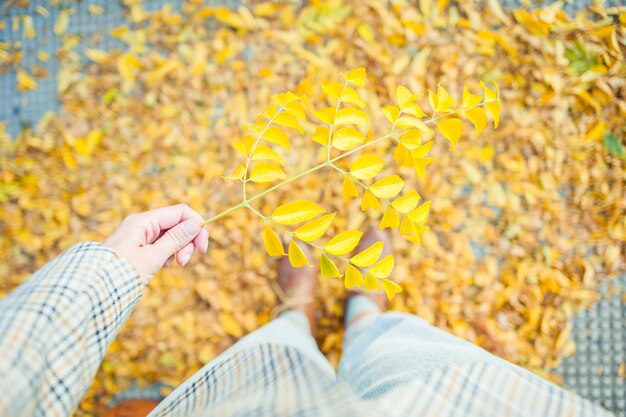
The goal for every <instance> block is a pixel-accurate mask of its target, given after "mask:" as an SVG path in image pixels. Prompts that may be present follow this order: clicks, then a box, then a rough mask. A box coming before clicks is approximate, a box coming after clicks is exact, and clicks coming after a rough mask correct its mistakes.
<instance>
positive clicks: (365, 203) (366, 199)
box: [361, 191, 380, 211]
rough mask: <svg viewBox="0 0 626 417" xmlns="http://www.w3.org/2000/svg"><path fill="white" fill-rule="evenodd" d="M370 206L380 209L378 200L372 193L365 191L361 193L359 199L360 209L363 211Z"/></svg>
mask: <svg viewBox="0 0 626 417" xmlns="http://www.w3.org/2000/svg"><path fill="white" fill-rule="evenodd" d="M370 208H371V209H374V210H380V201H378V199H377V198H376V197H374V194H372V193H370V192H369V191H366V192H365V194H363V199H362V200H361V211H365V210H367V209H370Z"/></svg>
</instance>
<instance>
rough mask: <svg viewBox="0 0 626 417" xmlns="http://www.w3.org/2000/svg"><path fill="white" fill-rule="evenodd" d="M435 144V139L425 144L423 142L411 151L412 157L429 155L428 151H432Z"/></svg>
mask: <svg viewBox="0 0 626 417" xmlns="http://www.w3.org/2000/svg"><path fill="white" fill-rule="evenodd" d="M434 144H435V142H434V141H432V140H431V141H429V142H426V143H425V144H423V145H422V146H420V147H418V148H416V149H413V150H412V151H411V158H413V159H421V158H423V157H425V156H426V155H428V152H430V150H431V149H432V147H433V145H434Z"/></svg>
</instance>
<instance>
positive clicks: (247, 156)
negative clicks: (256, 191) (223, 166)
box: [242, 106, 285, 202]
mask: <svg viewBox="0 0 626 417" xmlns="http://www.w3.org/2000/svg"><path fill="white" fill-rule="evenodd" d="M284 108H285V106H281V107H280V109H278V110H277V111H276V114H274V115H273V116H272V117H271V118H270V119H269V120H268V122H267V124H266V125H265V127H264V128H263V130H261V132H260V133H259V134H258V135H257V137H256V139H254V143H253V144H252V147H250V155H246V168H245V170H244V172H243V180H242V182H243V201H244V202H245V201H247V200H248V198H247V196H246V184H247V182H248V169H249V168H250V161H251V160H252V152H254V150H255V149H256V147H257V145H258V144H259V141H260V140H261V138H262V137H263V134H264V133H265V132H266V131H267V129H268V128H269V127H270V125H271V124H272V123H273V122H274V119H275V118H276V116H278V114H279V113H280V112H281V111H283V109H284Z"/></svg>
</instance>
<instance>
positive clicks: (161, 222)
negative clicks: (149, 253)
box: [136, 204, 204, 243]
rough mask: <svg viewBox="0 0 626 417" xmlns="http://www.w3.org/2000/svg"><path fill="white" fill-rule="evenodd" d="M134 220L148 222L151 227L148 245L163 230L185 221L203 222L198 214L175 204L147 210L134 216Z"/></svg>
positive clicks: (189, 208)
mask: <svg viewBox="0 0 626 417" xmlns="http://www.w3.org/2000/svg"><path fill="white" fill-rule="evenodd" d="M136 218H137V219H138V220H139V221H145V222H148V223H149V225H150V226H151V229H152V230H151V232H152V239H150V240H151V242H150V243H154V242H156V241H157V240H159V238H160V237H161V236H160V235H161V234H162V231H163V230H167V229H170V228H172V227H174V226H176V225H177V224H179V223H181V222H183V221H185V220H189V219H197V220H198V221H199V222H202V221H204V219H203V218H202V216H201V215H200V213H198V212H197V211H195V210H194V209H192V208H191V207H189V206H188V205H187V204H176V205H174V206H167V207H161V208H158V209H154V210H149V211H146V212H143V213H140V214H138V215H136Z"/></svg>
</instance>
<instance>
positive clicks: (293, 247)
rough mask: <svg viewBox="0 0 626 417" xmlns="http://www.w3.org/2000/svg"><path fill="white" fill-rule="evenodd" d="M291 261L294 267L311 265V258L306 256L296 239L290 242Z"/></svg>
mask: <svg viewBox="0 0 626 417" xmlns="http://www.w3.org/2000/svg"><path fill="white" fill-rule="evenodd" d="M289 263H290V264H291V266H293V267H294V268H300V267H301V266H305V265H306V266H311V264H310V263H309V260H308V259H307V258H306V255H305V254H304V252H302V249H301V248H300V246H298V244H297V243H296V241H295V240H292V241H291V242H289Z"/></svg>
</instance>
